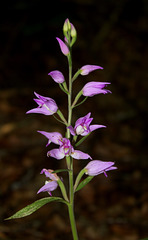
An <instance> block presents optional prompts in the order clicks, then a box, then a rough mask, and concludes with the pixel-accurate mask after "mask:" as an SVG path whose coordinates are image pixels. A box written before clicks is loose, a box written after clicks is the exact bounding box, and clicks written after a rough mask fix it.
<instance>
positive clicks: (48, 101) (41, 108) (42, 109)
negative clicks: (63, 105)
mask: <svg viewBox="0 0 148 240" xmlns="http://www.w3.org/2000/svg"><path fill="white" fill-rule="evenodd" d="M34 94H35V95H36V97H37V98H38V99H34V101H35V102H36V103H37V104H38V107H37V108H33V109H31V110H29V111H27V112H26V113H27V114H28V113H40V114H44V115H53V114H54V113H56V112H57V110H58V106H57V104H56V102H55V101H54V100H53V99H52V98H49V97H43V96H41V95H39V94H38V93H36V92H34Z"/></svg>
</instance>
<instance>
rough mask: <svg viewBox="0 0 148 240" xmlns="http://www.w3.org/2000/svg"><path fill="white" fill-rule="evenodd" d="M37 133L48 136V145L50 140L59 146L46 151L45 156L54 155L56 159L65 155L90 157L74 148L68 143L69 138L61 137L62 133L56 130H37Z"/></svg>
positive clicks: (77, 157) (79, 157)
mask: <svg viewBox="0 0 148 240" xmlns="http://www.w3.org/2000/svg"><path fill="white" fill-rule="evenodd" d="M38 132H39V133H41V134H43V135H44V136H45V137H47V138H48V143H47V145H46V146H48V145H49V144H50V143H51V142H53V143H55V144H57V145H59V148H55V149H52V150H50V151H48V152H47V156H48V157H49V156H50V157H54V158H56V159H58V160H60V159H62V158H64V157H66V156H71V157H73V158H75V159H88V158H90V159H91V157H90V156H89V155H88V154H87V153H84V152H82V151H79V150H75V149H74V148H73V146H72V145H71V143H70V140H69V139H67V138H63V137H62V135H61V134H60V133H58V132H44V131H38Z"/></svg>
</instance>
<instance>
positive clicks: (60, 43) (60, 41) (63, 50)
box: [56, 37, 69, 56]
mask: <svg viewBox="0 0 148 240" xmlns="http://www.w3.org/2000/svg"><path fill="white" fill-rule="evenodd" d="M56 39H57V41H58V43H59V45H60V48H61V52H62V53H63V54H64V55H65V56H67V55H68V54H69V48H68V47H67V45H66V44H65V43H64V42H63V41H62V40H61V39H60V38H58V37H57V38H56Z"/></svg>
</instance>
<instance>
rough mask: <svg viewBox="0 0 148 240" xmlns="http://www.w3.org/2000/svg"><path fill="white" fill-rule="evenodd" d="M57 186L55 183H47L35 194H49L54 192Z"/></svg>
mask: <svg viewBox="0 0 148 240" xmlns="http://www.w3.org/2000/svg"><path fill="white" fill-rule="evenodd" d="M57 186H58V183H57V182H56V181H49V182H47V183H46V184H45V185H44V186H43V187H41V188H40V189H39V191H38V192H37V194H38V193H40V192H48V193H49V194H50V192H52V191H54V190H55V189H56V188H57ZM50 195H51V194H50Z"/></svg>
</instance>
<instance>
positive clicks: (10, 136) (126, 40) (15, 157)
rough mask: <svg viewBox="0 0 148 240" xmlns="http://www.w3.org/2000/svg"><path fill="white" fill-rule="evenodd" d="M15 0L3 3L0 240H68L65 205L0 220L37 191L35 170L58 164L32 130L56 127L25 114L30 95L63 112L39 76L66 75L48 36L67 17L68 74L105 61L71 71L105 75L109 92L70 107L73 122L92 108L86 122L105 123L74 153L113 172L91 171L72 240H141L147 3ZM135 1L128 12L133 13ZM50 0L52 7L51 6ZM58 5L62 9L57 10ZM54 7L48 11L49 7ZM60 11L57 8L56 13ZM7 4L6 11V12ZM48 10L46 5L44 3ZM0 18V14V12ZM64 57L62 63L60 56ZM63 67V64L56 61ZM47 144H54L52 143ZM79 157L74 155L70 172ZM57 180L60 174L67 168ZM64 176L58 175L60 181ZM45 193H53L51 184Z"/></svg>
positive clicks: (145, 197) (144, 229)
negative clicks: (72, 36)
mask: <svg viewBox="0 0 148 240" xmlns="http://www.w3.org/2000/svg"><path fill="white" fill-rule="evenodd" d="M115 2H116V1H109V0H108V1H106V3H104V2H101V3H100V1H95V0H94V1H89V0H88V1H76V0H75V1H74V0H73V1H71V6H70V8H69V7H68V6H67V3H68V1H66V0H65V1H57V2H55V3H53V4H54V7H56V6H58V8H57V11H56V13H50V14H49V12H48V11H49V3H46V4H47V5H46V4H45V5H44V6H43V4H41V1H40V0H38V1H31V2H30V4H29V3H27V1H23V0H22V1H15V2H13V3H10V5H9V6H7V4H6V3H5V5H4V6H3V8H4V12H3V24H2V25H1V29H0V30H1V36H2V37H1V41H2V43H1V47H0V48H1V49H0V50H1V57H0V82H1V89H0V182H1V185H0V240H14V239H15V240H20V239H22V240H25V239H26V238H27V239H28V240H34V239H36V240H37V239H42V240H48V239H54V240H63V239H72V236H71V230H70V225H69V220H68V212H67V209H66V207H65V206H64V207H63V208H62V205H61V204H60V203H56V204H54V203H51V204H48V205H46V206H44V207H42V208H41V209H40V210H38V211H37V212H36V213H34V214H32V215H31V216H29V217H26V218H23V219H18V220H14V221H4V219H5V218H7V217H9V216H11V215H12V214H14V213H15V212H16V211H18V210H20V209H21V208H23V207H25V206H26V205H28V204H30V203H32V202H34V201H35V200H37V199H40V198H41V197H46V196H47V194H46V193H44V194H43V193H41V194H40V195H36V192H37V191H38V189H39V188H40V187H41V186H42V185H43V184H44V181H45V178H44V176H42V175H40V174H39V173H40V171H41V169H42V168H47V169H48V168H50V169H60V168H64V167H65V165H64V160H61V161H56V160H55V159H49V158H47V157H46V152H47V150H48V149H50V148H51V147H48V149H47V148H46V147H45V145H46V143H47V141H46V139H45V138H44V137H43V136H41V135H40V134H38V133H37V132H36V131H37V130H44V131H49V132H50V131H60V132H61V133H64V128H63V126H61V125H60V124H59V123H57V122H56V121H55V120H54V118H53V117H52V116H51V117H47V116H42V115H37V114H36V115H25V112H26V111H27V110H29V109H31V108H33V107H35V103H34V102H33V100H32V99H33V98H34V96H33V92H34V91H36V92H38V93H39V94H41V95H44V96H49V97H52V98H54V99H55V101H56V102H57V104H58V106H59V107H60V109H61V110H62V111H63V112H64V114H65V115H66V109H65V106H66V104H67V100H66V99H65V95H64V93H62V92H61V91H60V89H59V88H58V86H57V84H56V83H54V82H53V81H52V80H51V79H50V78H49V76H48V75H47V73H48V72H50V71H52V70H55V69H59V70H60V71H62V72H63V73H64V75H65V76H67V75H66V74H67V63H66V60H65V59H64V56H63V55H62V54H61V52H60V50H59V46H58V44H57V42H56V40H55V37H56V36H59V37H61V38H62V24H63V22H64V20H65V18H67V17H69V18H70V21H71V22H72V23H73V24H74V25H75V27H76V29H77V31H78V41H77V42H76V44H75V46H74V50H73V62H74V71H76V70H77V69H78V68H80V67H81V66H83V65H85V64H96V65H101V66H103V67H104V70H103V71H101V70H98V71H95V72H93V73H91V74H90V75H89V76H87V77H82V76H81V77H80V78H79V80H77V82H76V83H75V89H76V90H78V89H81V87H82V86H83V85H84V83H86V82H88V81H109V82H111V86H110V90H111V91H112V94H108V95H99V96H95V97H94V98H89V99H88V100H87V101H86V102H85V103H84V105H82V106H80V107H79V108H78V109H76V110H74V119H75V120H76V119H77V118H79V117H81V116H84V115H86V114H87V113H88V112H92V117H94V120H93V123H94V124H95V123H98V124H104V125H107V128H106V129H100V130H97V131H95V133H93V134H91V135H90V137H89V138H88V139H87V140H86V142H85V144H84V145H83V146H82V147H81V150H83V151H84V152H88V153H89V154H90V155H91V156H92V158H93V159H100V160H106V161H115V165H116V166H117V167H118V170H116V171H112V172H109V173H108V178H105V176H104V175H103V174H102V175H99V176H97V177H96V178H94V179H93V180H92V181H91V182H90V183H89V184H88V185H87V186H85V188H83V189H82V190H81V191H79V192H78V193H77V194H76V197H75V214H76V220H77V227H78V233H79V236H80V239H81V240H140V239H142V238H145V237H148V171H147V169H148V151H147V132H146V126H147V88H148V83H147V77H148V72H147V56H148V47H147V22H146V20H147V18H146V17H147V12H148V11H147V10H148V6H147V5H148V4H147V1H141V5H140V6H139V4H136V3H135V2H133V1H131V0H129V1H120V3H118V4H117V3H115ZM133 3H134V9H133ZM56 4H57V5H56ZM64 7H65V8H64ZM53 9H54V8H53ZM61 9H63V11H62V12H61ZM6 10H7V11H6ZM50 11H51V9H50ZM1 17H2V16H1ZM63 59H64V60H65V62H64V60H63ZM61 63H62V65H61ZM52 147H53V146H52ZM86 164H87V161H75V163H74V167H75V172H76V173H77V172H78V171H79V170H80V169H82V167H84V166H85V165H86ZM61 176H62V177H63V179H64V180H65V178H66V177H67V174H66V173H62V174H61ZM65 182H66V180H65ZM54 196H60V192H59V191H58V190H56V191H55V192H54Z"/></svg>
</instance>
